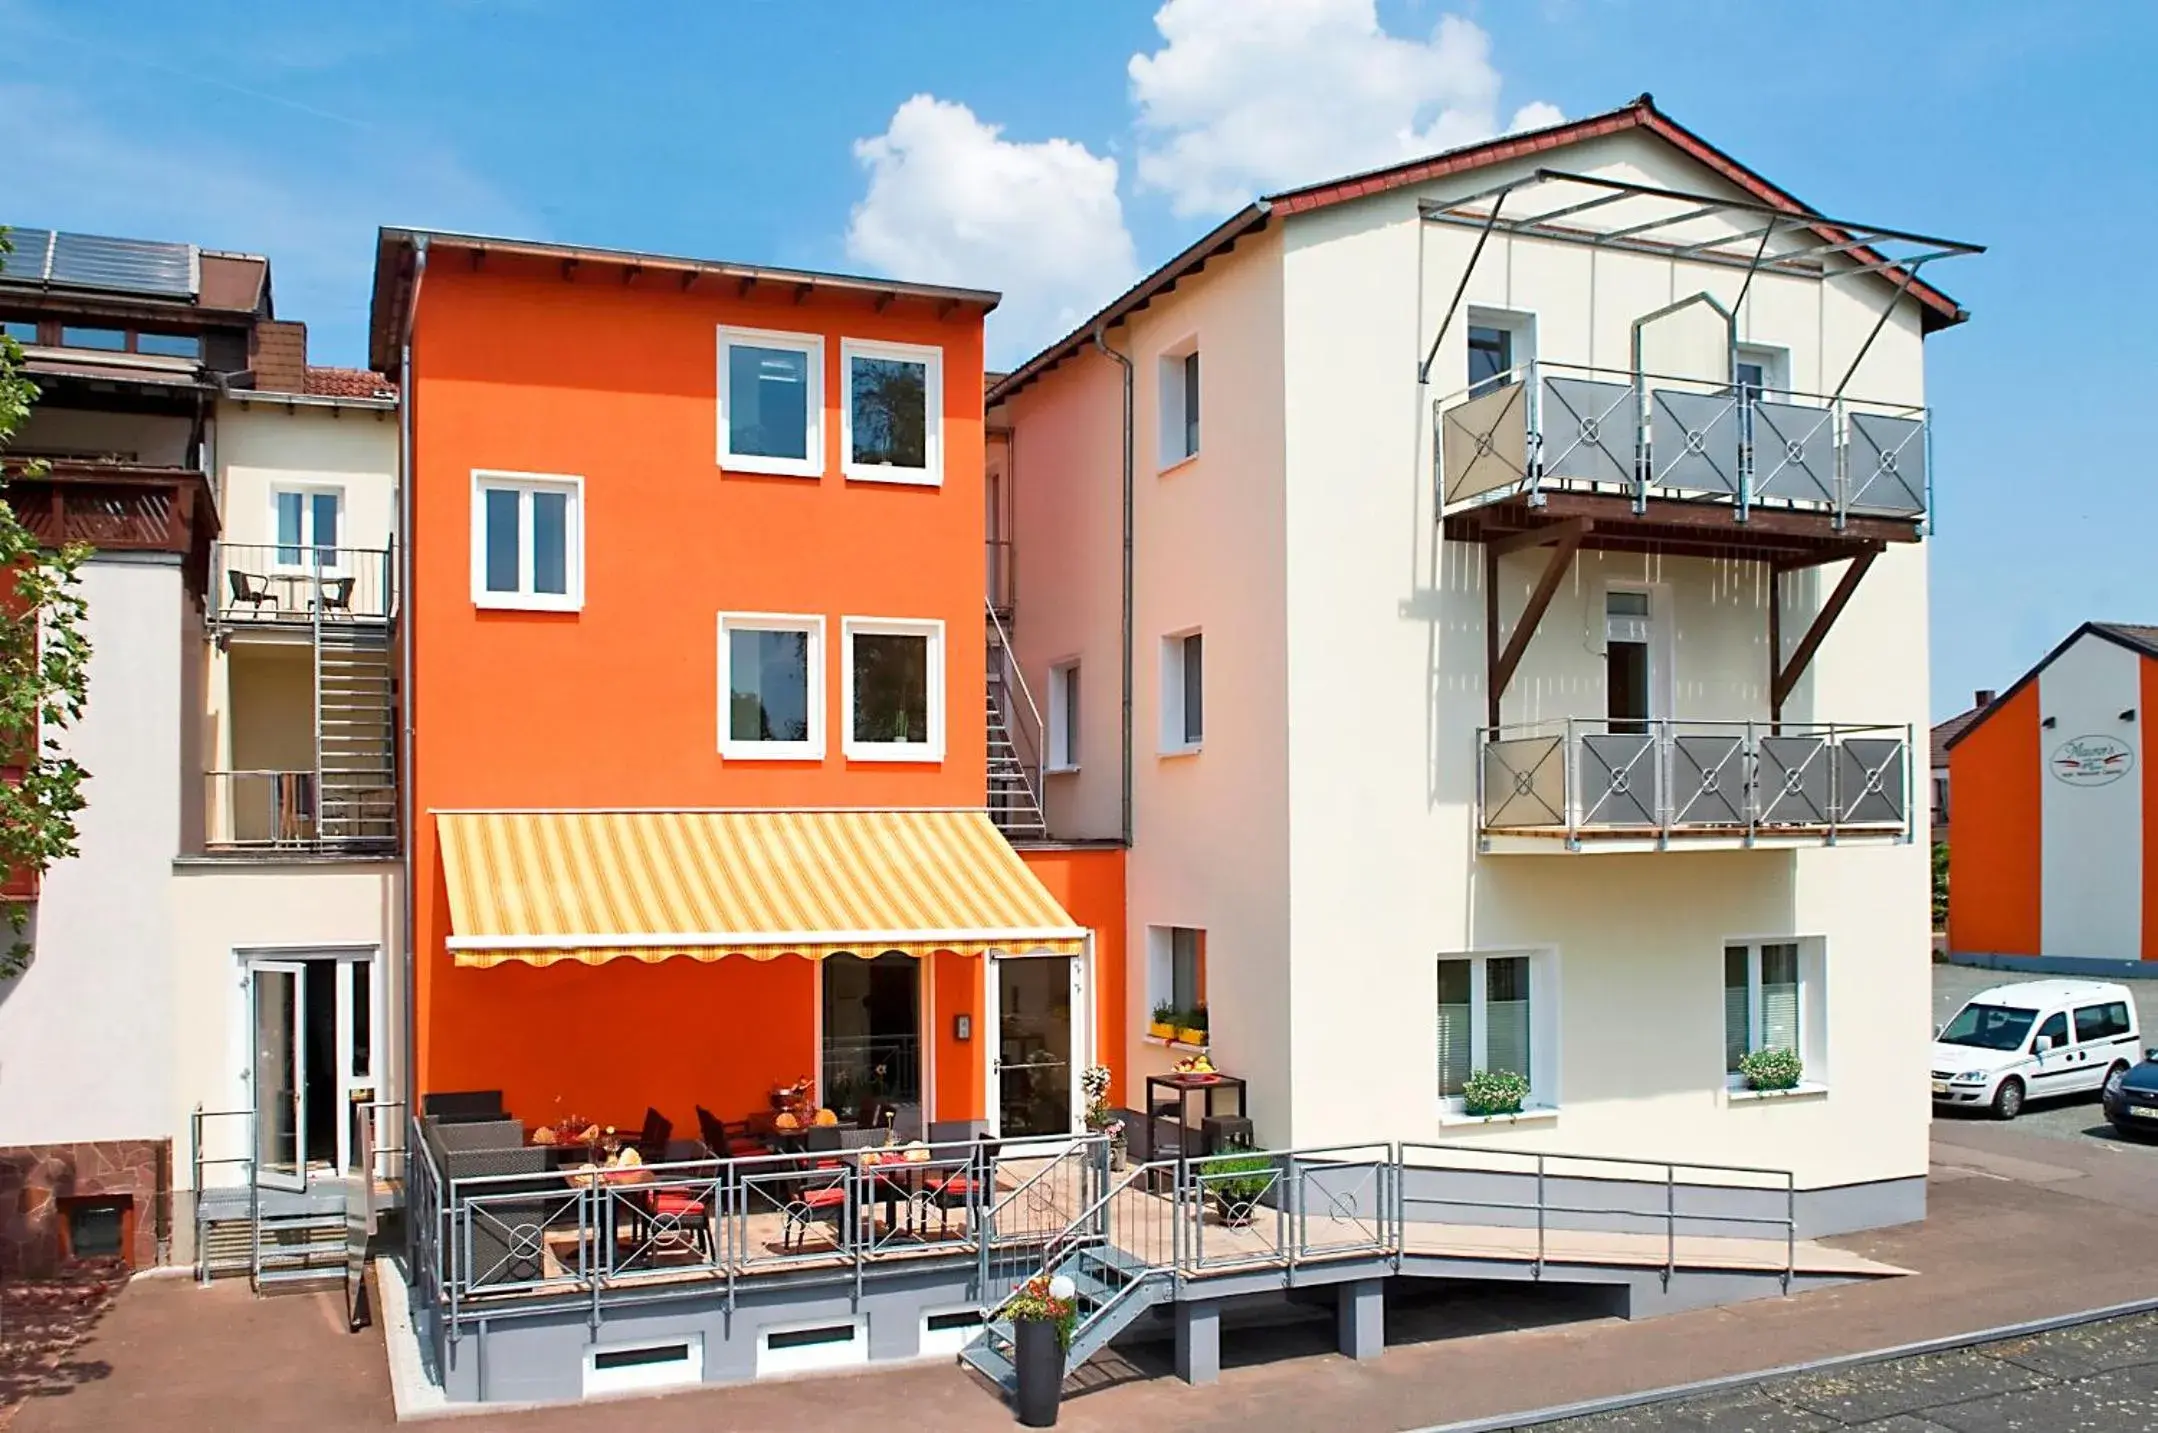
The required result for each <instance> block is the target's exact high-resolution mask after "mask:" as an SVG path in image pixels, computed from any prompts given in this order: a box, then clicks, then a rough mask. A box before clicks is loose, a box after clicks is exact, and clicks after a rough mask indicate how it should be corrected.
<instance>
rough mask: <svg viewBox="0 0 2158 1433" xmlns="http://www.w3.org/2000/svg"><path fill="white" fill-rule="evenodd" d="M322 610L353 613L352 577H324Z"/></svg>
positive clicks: (347, 614)
mask: <svg viewBox="0 0 2158 1433" xmlns="http://www.w3.org/2000/svg"><path fill="white" fill-rule="evenodd" d="M322 610H323V611H325V612H341V613H343V614H344V615H345V616H347V617H350V616H351V615H352V579H351V578H349V577H325V578H323V579H322Z"/></svg>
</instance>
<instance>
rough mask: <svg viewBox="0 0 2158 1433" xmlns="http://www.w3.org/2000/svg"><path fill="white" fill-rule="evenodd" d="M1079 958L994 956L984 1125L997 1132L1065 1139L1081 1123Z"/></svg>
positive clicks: (1007, 1136)
mask: <svg viewBox="0 0 2158 1433" xmlns="http://www.w3.org/2000/svg"><path fill="white" fill-rule="evenodd" d="M1086 973H1087V972H1086V961H1085V959H1083V958H1081V957H1075V956H1065V955H1025V956H999V957H993V958H992V959H991V960H990V962H989V969H988V971H987V981H988V990H987V995H988V999H987V1000H986V1001H985V1002H984V1004H985V1006H986V1007H987V1009H986V1012H985V1013H986V1015H987V1017H988V1021H989V1029H988V1031H987V1032H986V1034H987V1036H988V1038H987V1039H986V1040H984V1041H983V1042H982V1043H983V1047H984V1048H985V1049H986V1050H987V1052H988V1056H989V1128H990V1132H991V1133H992V1134H993V1135H994V1136H995V1137H997V1138H998V1139H1003V1140H1013V1139H1059V1138H1068V1137H1069V1136H1071V1135H1073V1134H1076V1133H1078V1132H1079V1130H1080V1129H1081V1128H1082V1121H1083V1119H1084V1116H1085V1108H1084V1104H1085V1099H1086V1096H1085V1092H1084V1090H1083V1089H1082V1088H1081V1083H1080V1075H1081V1074H1082V1073H1084V1071H1085V1070H1086V1066H1087V1063H1088V1061H1089V1059H1090V1057H1091V1051H1092V1042H1091V1040H1090V1039H1089V1036H1090V1035H1091V1033H1092V1028H1091V1021H1090V1020H1089V1019H1088V1017H1087V1012H1088V1009H1089V1007H1088V1003H1087V979H1086Z"/></svg>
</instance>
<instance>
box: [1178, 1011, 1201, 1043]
mask: <svg viewBox="0 0 2158 1433" xmlns="http://www.w3.org/2000/svg"><path fill="white" fill-rule="evenodd" d="M1176 1020H1177V1026H1176V1038H1177V1040H1178V1041H1179V1042H1180V1043H1182V1044H1186V1045H1204V1044H1205V1043H1206V1007H1205V1006H1204V1005H1194V1006H1192V1007H1191V1009H1189V1010H1185V1011H1181V1012H1179V1013H1178V1015H1177V1017H1176Z"/></svg>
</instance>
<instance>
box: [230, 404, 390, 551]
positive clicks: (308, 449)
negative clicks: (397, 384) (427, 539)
mask: <svg viewBox="0 0 2158 1433" xmlns="http://www.w3.org/2000/svg"><path fill="white" fill-rule="evenodd" d="M217 428H218V433H217V467H218V472H217V484H218V495H219V497H218V503H219V508H218V510H219V513H220V516H221V517H222V518H223V521H224V531H223V532H222V533H221V534H220V535H221V537H222V538H223V539H224V541H226V542H232V543H269V542H274V541H276V538H277V527H276V523H275V520H274V514H273V511H272V508H271V499H270V493H271V490H272V489H273V488H277V487H310V488H336V489H338V490H340V491H341V492H343V494H344V518H343V523H344V531H343V533H342V534H341V535H340V537H339V539H338V540H339V544H340V545H341V546H344V547H356V548H376V549H379V548H386V547H388V546H389V539H390V533H391V531H392V530H393V528H394V526H395V523H394V519H395V512H394V508H395V502H396V475H397V415H396V414H395V413H394V412H391V411H374V410H366V409H342V408H322V407H316V406H305V405H303V406H294V407H292V408H290V409H288V408H286V407H285V406H284V405H282V404H279V403H276V402H275V401H268V400H261V399H256V400H249V401H244V402H243V401H241V400H238V399H228V400H225V401H223V402H221V403H219V404H218V410H217Z"/></svg>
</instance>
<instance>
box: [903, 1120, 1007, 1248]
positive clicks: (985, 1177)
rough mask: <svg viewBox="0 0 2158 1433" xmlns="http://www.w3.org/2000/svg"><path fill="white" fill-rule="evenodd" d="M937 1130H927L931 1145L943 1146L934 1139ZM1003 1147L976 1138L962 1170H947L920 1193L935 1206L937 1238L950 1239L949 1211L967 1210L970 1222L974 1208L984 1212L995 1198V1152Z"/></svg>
mask: <svg viewBox="0 0 2158 1433" xmlns="http://www.w3.org/2000/svg"><path fill="white" fill-rule="evenodd" d="M940 1123H941V1122H940ZM938 1127H939V1126H938V1125H936V1124H932V1125H931V1126H930V1127H929V1129H930V1136H929V1142H930V1143H931V1144H938V1143H941V1142H942V1141H940V1140H938V1138H937V1130H938ZM1003 1147H1004V1146H1003V1143H1002V1141H1000V1140H993V1139H980V1138H977V1139H976V1140H975V1141H974V1148H973V1149H972V1150H971V1151H970V1152H969V1153H968V1155H967V1162H966V1164H965V1166H964V1167H962V1168H959V1169H954V1170H947V1171H946V1172H945V1173H944V1176H943V1177H942V1178H933V1179H931V1180H930V1181H929V1184H928V1187H927V1188H925V1189H923V1191H922V1198H923V1199H924V1200H925V1201H927V1202H928V1203H931V1204H934V1205H936V1206H937V1237H938V1238H940V1239H941V1238H948V1237H949V1236H950V1235H951V1230H952V1210H954V1209H956V1208H966V1209H968V1210H969V1211H970V1212H969V1214H968V1216H967V1217H968V1218H970V1219H971V1218H973V1217H974V1216H973V1214H972V1212H971V1211H972V1210H973V1209H974V1208H976V1207H982V1208H986V1207H987V1205H988V1203H989V1201H990V1200H992V1199H994V1198H995V1197H996V1192H997V1179H996V1168H997V1152H998V1151H999V1150H1001V1149H1002V1148H1003ZM977 1201H978V1203H977Z"/></svg>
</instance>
